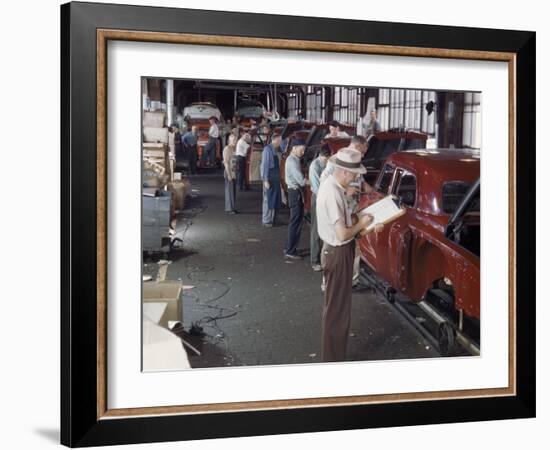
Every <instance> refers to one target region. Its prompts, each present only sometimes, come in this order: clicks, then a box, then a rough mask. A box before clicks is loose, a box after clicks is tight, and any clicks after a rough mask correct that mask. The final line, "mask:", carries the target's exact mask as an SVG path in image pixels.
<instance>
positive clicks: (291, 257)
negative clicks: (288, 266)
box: [285, 253, 303, 261]
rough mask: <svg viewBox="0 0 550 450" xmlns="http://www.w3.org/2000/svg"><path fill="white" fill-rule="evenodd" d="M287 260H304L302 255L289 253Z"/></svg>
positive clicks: (286, 255) (286, 254)
mask: <svg viewBox="0 0 550 450" xmlns="http://www.w3.org/2000/svg"><path fill="white" fill-rule="evenodd" d="M285 258H286V259H290V260H291V261H301V260H302V259H303V258H302V257H301V256H300V255H289V254H288V253H285Z"/></svg>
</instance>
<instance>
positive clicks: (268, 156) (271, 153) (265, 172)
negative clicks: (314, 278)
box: [260, 144, 283, 181]
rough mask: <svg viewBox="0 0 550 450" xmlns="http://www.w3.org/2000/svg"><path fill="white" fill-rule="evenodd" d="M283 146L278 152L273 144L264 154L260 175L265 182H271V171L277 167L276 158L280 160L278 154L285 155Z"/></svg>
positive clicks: (265, 148) (267, 147) (265, 149)
mask: <svg viewBox="0 0 550 450" xmlns="http://www.w3.org/2000/svg"><path fill="white" fill-rule="evenodd" d="M282 147H283V145H282V144H281V147H279V149H278V150H277V149H276V148H275V147H273V144H268V145H266V146H265V147H264V150H263V152H262V163H261V165H260V175H261V177H262V180H263V181H268V180H269V171H270V170H271V169H273V167H275V165H274V158H278V156H277V152H281V153H283V149H282Z"/></svg>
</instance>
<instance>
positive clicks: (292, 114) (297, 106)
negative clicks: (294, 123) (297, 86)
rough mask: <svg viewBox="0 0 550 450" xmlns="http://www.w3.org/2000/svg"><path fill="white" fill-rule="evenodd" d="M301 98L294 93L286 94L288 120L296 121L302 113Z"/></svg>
mask: <svg viewBox="0 0 550 450" xmlns="http://www.w3.org/2000/svg"><path fill="white" fill-rule="evenodd" d="M300 100H301V96H300V95H298V94H295V93H292V94H288V118H289V119H292V120H297V119H299V117H300V114H301V111H302V105H301V101H300Z"/></svg>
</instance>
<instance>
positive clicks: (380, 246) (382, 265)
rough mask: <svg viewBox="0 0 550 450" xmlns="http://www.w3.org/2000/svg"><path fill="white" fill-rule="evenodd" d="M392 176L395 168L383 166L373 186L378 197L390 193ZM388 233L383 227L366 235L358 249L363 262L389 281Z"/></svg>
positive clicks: (387, 165)
mask: <svg viewBox="0 0 550 450" xmlns="http://www.w3.org/2000/svg"><path fill="white" fill-rule="evenodd" d="M394 176H395V166H394V165H392V164H384V166H383V167H382V171H381V173H380V175H379V177H378V180H377V182H376V184H375V186H374V188H375V189H376V191H377V192H378V193H379V194H380V195H382V196H386V195H388V194H389V193H391V189H392V186H393V178H394ZM365 206H366V205H360V208H359V209H362V208H363V207H365ZM388 233H389V231H388V227H384V229H383V230H382V231H381V232H379V233H374V232H371V233H368V234H367V235H366V236H363V237H362V238H361V239H360V240H359V248H360V250H361V256H362V257H363V259H364V260H365V262H366V263H367V264H368V265H369V266H370V267H372V268H373V269H374V271H375V272H377V273H378V274H379V275H380V276H381V277H382V278H384V279H385V280H387V281H391V278H390V276H391V271H390V270H388V256H389V249H388Z"/></svg>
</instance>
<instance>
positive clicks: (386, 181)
mask: <svg viewBox="0 0 550 450" xmlns="http://www.w3.org/2000/svg"><path fill="white" fill-rule="evenodd" d="M394 172H395V167H393V166H391V165H389V164H386V165H384V168H383V169H382V172H381V173H380V178H379V179H378V180H379V181H378V187H377V190H378V192H380V193H381V194H387V193H388V189H389V187H390V185H391V181H392V178H393V173H394Z"/></svg>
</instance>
